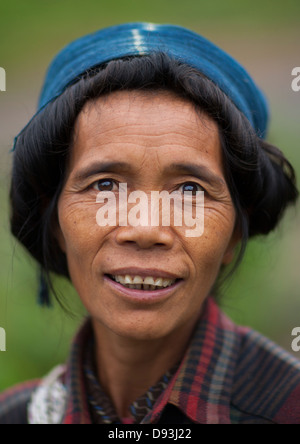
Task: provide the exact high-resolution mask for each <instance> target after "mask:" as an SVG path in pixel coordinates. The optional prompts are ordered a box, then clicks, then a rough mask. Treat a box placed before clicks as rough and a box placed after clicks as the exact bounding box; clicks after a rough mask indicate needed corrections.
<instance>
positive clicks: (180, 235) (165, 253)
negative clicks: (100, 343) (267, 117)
mask: <svg viewBox="0 0 300 444" xmlns="http://www.w3.org/2000/svg"><path fill="white" fill-rule="evenodd" d="M120 183H122V184H126V186H127V195H130V193H132V192H133V191H138V192H144V193H145V195H146V196H147V197H149V201H148V202H151V198H150V196H151V192H152V191H158V192H161V191H163V190H164V191H167V192H168V193H171V192H174V191H176V192H177V196H181V197H182V198H183V196H184V195H183V193H184V191H193V192H195V191H204V193H205V194H204V196H205V199H204V231H203V234H202V235H200V236H197V237H188V236H187V235H186V233H187V231H186V228H187V227H186V226H184V225H183V226H178V224H177V225H175V223H174V220H172V217H170V224H169V225H166V226H163V225H162V224H161V223H160V224H159V225H158V226H154V225H153V224H151V222H149V223H148V225H145V224H144V225H138V226H133V225H132V224H130V223H128V221H127V224H125V223H123V225H122V226H121V225H120V224H118V223H117V224H113V223H112V219H111V220H110V223H109V224H108V225H107V226H100V225H99V219H96V216H97V214H98V217H99V210H100V209H101V208H103V206H104V205H105V204H107V202H108V201H107V200H106V201H105V203H103V202H104V199H103V200H102V203H101V202H100V201H101V197H103V196H105V193H106V191H111V192H112V194H113V195H114V196H115V198H116V199H115V200H116V204H117V208H118V202H119V196H120V188H119V185H118V184H120ZM106 195H107V194H106ZM97 200H98V202H97ZM194 200H195V198H194ZM190 202H191V201H190ZM137 203H138V201H136V203H135V204H134V203H133V202H131V203H130V202H129V203H128V207H127V211H128V214H129V211H130V209H132V208H133V207H134V206H135V205H137ZM147 205H148V204H147ZM149 205H150V203H149ZM193 205H194V204H193V203H192V204H191V206H192V207H193ZM140 208H142V207H140ZM161 210H162V209H161ZM193 214H194V215H195V208H194V213H193ZM171 215H172V214H171ZM102 216H103V214H102ZM137 216H138V215H137ZM58 218H59V233H58V238H59V242H60V246H61V248H62V249H63V251H64V252H65V254H66V257H67V261H68V267H69V272H70V276H71V279H72V282H73V284H74V286H75V288H76V290H77V292H78V293H79V295H80V298H81V300H82V301H83V304H84V305H85V307H86V309H87V310H88V312H89V313H90V315H91V316H92V318H93V320H94V322H96V324H97V325H98V326H99V327H100V328H105V329H109V330H110V331H112V332H114V333H115V334H117V335H120V336H123V337H128V338H135V339H146V340H151V339H158V338H162V337H165V336H166V335H169V334H171V333H173V332H176V331H177V332H179V331H181V329H184V328H190V327H191V326H193V325H194V323H195V322H196V320H197V318H198V317H199V314H200V312H201V307H202V305H203V302H204V300H205V299H206V297H207V296H208V295H209V292H210V290H211V288H212V286H213V284H214V282H215V280H216V278H217V276H218V273H219V270H220V266H221V264H222V263H228V262H229V261H230V260H231V259H232V256H233V250H234V246H235V243H236V235H235V233H234V227H235V210H234V207H233V203H232V200H231V196H230V193H229V190H228V187H227V184H226V181H225V177H224V170H223V163H222V152H221V146H220V140H219V135H218V128H217V125H216V124H215V123H214V122H213V121H212V120H211V119H209V118H207V117H206V116H204V115H203V116H199V113H198V114H197V113H196V111H195V108H194V106H193V105H192V104H191V103H190V102H188V101H186V100H184V99H181V98H178V97H177V96H176V95H173V94H172V93H168V92H156V93H150V92H136V91H135V92H134V91H131V92H125V91H123V92H114V93H112V94H109V95H108V96H106V97H101V98H99V99H97V100H95V101H93V102H89V103H88V104H86V106H85V108H84V109H83V111H82V112H81V113H80V115H79V117H78V119H77V122H76V125H75V132H74V140H73V145H72V149H71V153H70V159H69V163H68V169H67V176H66V182H65V186H64V188H63V191H62V193H61V196H60V199H59V204H58ZM116 220H118V219H116ZM129 285H131V286H133V285H134V286H136V285H137V287H136V288H130V287H129ZM148 285H155V287H152V286H151V287H148ZM154 288H155V289H154Z"/></svg>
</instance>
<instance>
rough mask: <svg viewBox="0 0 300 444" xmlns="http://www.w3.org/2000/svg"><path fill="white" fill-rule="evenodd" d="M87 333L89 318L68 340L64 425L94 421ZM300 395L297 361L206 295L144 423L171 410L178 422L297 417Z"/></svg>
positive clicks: (277, 420) (291, 421) (270, 421)
mask: <svg viewBox="0 0 300 444" xmlns="http://www.w3.org/2000/svg"><path fill="white" fill-rule="evenodd" d="M91 334H93V333H92V327H91V323H90V322H89V321H87V322H86V323H85V324H84V326H83V327H82V329H81V330H80V331H79V334H78V335H77V337H76V339H75V342H74V344H73V347H72V352H71V355H70V361H69V365H68V370H67V374H66V380H65V384H66V388H67V392H68V400H67V410H66V414H65V416H64V419H63V423H65V424H91V422H92V421H91V417H90V414H89V407H88V403H87V399H86V390H85V385H84V371H83V356H84V354H83V352H84V349H85V344H86V343H87V340H88V338H89V337H90V335H91ZM299 398H300V362H299V360H297V359H296V358H294V357H293V356H291V355H290V354H288V353H287V352H285V351H284V350H283V349H282V348H280V347H278V346H277V345H276V344H274V343H273V342H272V341H270V340H268V339H267V338H265V337H264V336H262V335H260V334H259V333H257V332H255V331H253V330H251V329H249V328H245V327H239V326H237V325H235V324H234V323H233V322H232V321H231V320H230V319H228V318H227V316H226V315H224V314H223V313H222V311H221V310H220V309H219V307H218V306H217V305H216V303H215V302H214V300H213V299H212V298H208V300H207V301H206V303H205V306H204V310H203V314H202V316H201V319H200V320H199V322H198V324H197V327H196V329H195V332H194V335H193V337H192V339H191V341H190V345H189V347H188V349H187V351H186V353H185V356H184V358H183V360H182V362H181V364H180V366H179V368H178V370H177V372H176V373H175V375H174V376H173V378H172V379H171V380H170V382H169V385H168V386H167V388H166V389H165V391H164V392H163V393H162V394H161V395H160V397H159V398H158V399H157V401H156V403H155V404H154V407H153V409H152V411H151V412H150V413H148V414H147V415H146V416H145V417H144V419H143V420H142V422H141V423H142V424H155V423H159V422H160V420H162V423H163V420H165V418H166V413H167V412H168V411H169V412H170V410H172V409H173V410H172V412H173V413H174V409H175V411H176V414H178V412H179V413H180V415H181V416H180V421H181V423H184V422H185V420H186V422H187V423H188V422H190V423H198V424H232V423H234V424H273V423H279V424H299V423H300V404H299ZM170 405H172V406H173V407H172V409H171V408H170ZM167 422H168V423H171V422H172V416H171V417H168V418H167ZM175 422H176V421H175Z"/></svg>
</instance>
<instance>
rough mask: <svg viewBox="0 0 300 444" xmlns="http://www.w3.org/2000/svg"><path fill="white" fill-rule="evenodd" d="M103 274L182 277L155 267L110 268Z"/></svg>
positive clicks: (166, 277)
mask: <svg viewBox="0 0 300 444" xmlns="http://www.w3.org/2000/svg"><path fill="white" fill-rule="evenodd" d="M105 274H110V275H112V276H116V275H118V274H119V275H122V276H125V275H126V274H129V275H130V276H141V277H142V278H145V277H147V276H152V277H155V278H159V277H162V278H164V279H182V276H178V275H176V274H173V273H170V272H168V271H163V270H158V269H157V268H138V267H126V268H118V269H114V270H110V271H107V272H105ZM156 291H158V290H156Z"/></svg>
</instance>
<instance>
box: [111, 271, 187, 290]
mask: <svg viewBox="0 0 300 444" xmlns="http://www.w3.org/2000/svg"><path fill="white" fill-rule="evenodd" d="M106 277H107V278H109V279H110V280H112V281H114V282H116V283H118V284H120V285H121V286H122V287H124V288H128V289H131V290H140V291H151V292H155V291H159V290H164V289H166V288H169V287H172V286H174V285H175V284H177V283H178V282H179V281H181V280H182V279H179V278H174V279H171V278H165V277H162V276H161V277H160V276H158V277H157V276H145V277H142V276H140V275H129V274H123V275H122V274H115V275H112V274H107V275H106Z"/></svg>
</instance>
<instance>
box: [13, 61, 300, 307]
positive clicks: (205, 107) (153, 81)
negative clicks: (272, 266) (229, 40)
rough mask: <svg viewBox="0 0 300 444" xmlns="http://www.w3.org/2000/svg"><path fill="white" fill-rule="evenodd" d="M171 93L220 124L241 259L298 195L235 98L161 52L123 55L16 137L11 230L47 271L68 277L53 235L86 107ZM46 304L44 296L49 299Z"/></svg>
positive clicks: (278, 156) (282, 162)
mask: <svg viewBox="0 0 300 444" xmlns="http://www.w3.org/2000/svg"><path fill="white" fill-rule="evenodd" d="M162 89H163V90H168V91H173V92H174V93H175V94H177V95H178V96H180V97H183V98H185V99H187V100H189V101H190V102H192V103H193V104H194V105H195V107H196V109H197V110H200V112H202V113H204V114H206V115H208V116H209V117H211V118H212V119H213V120H214V121H215V122H216V123H217V125H218V128H219V134H220V140H221V144H222V149H223V158H224V168H225V174H226V180H227V184H228V187H229V190H230V193H231V196H232V200H233V204H234V206H235V209H236V215H237V224H238V228H239V230H240V233H241V237H242V241H241V248H240V252H239V255H238V258H237V261H236V263H235V266H236V265H237V264H238V263H239V262H240V260H241V258H242V255H243V252H244V250H245V247H246V244H247V241H248V239H249V238H250V237H253V236H256V235H259V234H267V233H269V232H270V231H272V230H273V229H274V228H275V227H276V226H277V224H278V222H279V220H280V219H281V216H282V215H283V213H284V210H285V208H286V207H287V206H288V205H289V204H291V203H295V201H296V199H297V197H298V191H297V188H296V180H295V173H294V170H293V168H292V166H291V165H290V163H289V162H288V160H287V159H286V158H285V156H284V155H283V154H282V152H281V151H280V150H279V149H278V148H276V147H275V146H273V145H270V144H269V143H267V142H266V141H264V140H262V139H260V138H259V137H258V135H256V133H255V131H254V129H253V128H252V126H251V124H250V123H249V121H248V120H247V119H246V118H245V117H244V115H243V114H242V113H241V112H240V111H239V110H238V109H237V108H236V106H235V105H234V104H233V103H232V101H231V100H230V99H229V98H228V97H227V96H226V95H225V94H224V93H223V92H222V91H221V90H220V89H219V88H218V87H217V86H216V85H215V84H214V83H213V82H212V81H211V80H209V79H208V78H207V77H205V76H204V75H203V74H201V73H199V72H198V71H197V70H196V69H194V68H192V67H190V66H188V65H186V64H183V63H180V62H179V61H177V60H174V59H172V58H171V57H169V56H167V55H166V54H164V53H153V54H150V55H145V56H135V57H126V58H123V59H118V60H114V61H110V62H109V63H107V64H105V65H102V66H100V67H96V68H93V69H91V70H89V71H88V72H86V73H84V74H83V75H82V76H81V77H80V78H78V79H76V80H75V81H74V83H73V84H72V85H70V86H69V87H68V88H66V89H65V91H64V92H63V93H62V94H61V95H60V96H59V97H57V98H56V99H55V100H54V101H52V102H51V103H49V104H48V105H47V106H46V107H45V108H44V109H43V110H42V111H40V112H39V113H38V114H37V115H36V116H35V117H34V118H33V119H32V120H31V121H30V122H29V124H28V125H27V126H26V127H25V128H24V130H23V131H22V132H21V134H20V135H19V136H18V138H17V141H16V145H15V152H14V159H13V169H12V180H11V190H10V202H11V231H12V233H13V234H14V236H15V237H16V238H17V239H18V240H19V241H20V242H21V243H22V244H23V245H24V246H25V247H26V249H27V250H28V251H29V253H30V254H31V255H32V256H33V257H34V258H35V259H36V260H37V261H38V263H39V264H40V266H41V268H42V270H43V279H44V280H45V277H46V280H47V281H48V283H49V284H50V285H51V280H50V272H54V273H56V274H58V275H63V276H65V277H68V278H69V272H68V266H67V261H66V256H65V254H64V253H63V252H62V251H61V249H60V247H59V245H58V242H57V239H56V236H55V227H56V226H57V223H58V222H57V202H58V198H59V195H60V193H61V191H62V188H63V183H64V179H65V170H66V164H67V159H68V154H69V151H70V149H71V145H72V136H73V129H74V125H75V122H76V119H77V117H78V115H79V113H80V111H81V110H82V109H83V107H84V105H85V103H86V102H87V101H89V100H93V99H96V98H98V97H100V96H102V95H104V94H108V93H110V92H113V91H118V90H139V91H156V90H162ZM46 299H47V298H46Z"/></svg>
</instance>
